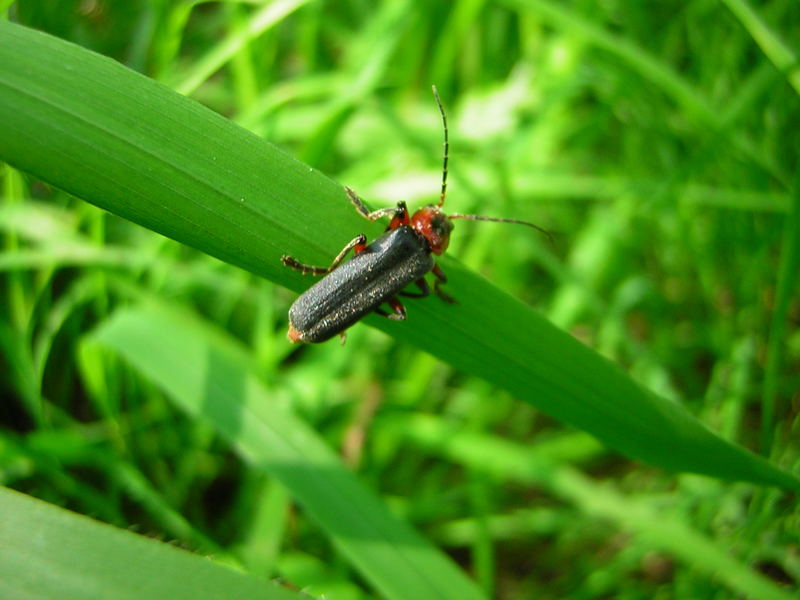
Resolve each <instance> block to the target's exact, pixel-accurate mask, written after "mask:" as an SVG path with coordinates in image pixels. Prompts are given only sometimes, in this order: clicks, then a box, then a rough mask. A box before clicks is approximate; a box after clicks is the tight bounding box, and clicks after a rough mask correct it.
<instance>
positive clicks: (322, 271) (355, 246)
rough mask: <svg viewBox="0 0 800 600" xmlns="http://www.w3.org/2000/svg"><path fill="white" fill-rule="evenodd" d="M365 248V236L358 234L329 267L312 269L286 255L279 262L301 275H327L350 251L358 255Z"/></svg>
mask: <svg viewBox="0 0 800 600" xmlns="http://www.w3.org/2000/svg"><path fill="white" fill-rule="evenodd" d="M366 247H367V236H365V235H364V234H363V233H360V234H358V235H357V236H356V237H354V238H353V239H352V240H350V242H349V243H348V244H347V245H346V246H345V247H344V248H342V251H341V252H339V254H337V255H336V258H334V259H333V262H332V263H331V265H330V266H329V267H314V266H312V265H306V264H303V263H301V262H300V261H299V260H297V259H296V258H294V257H291V256H289V255H288V254H284V255H283V256H281V262H282V263H283V264H284V265H286V266H287V267H290V268H292V269H294V270H296V271H300V272H301V273H302V274H303V275H308V274H309V273H310V274H311V275H327V274H328V273H330V272H331V271H333V270H334V269H335V268H336V267H338V266H339V263H341V262H342V261H343V260H344V257H345V256H347V253H348V252H350V250H355V253H356V254H359V253H361V252H363V251H364V248H366Z"/></svg>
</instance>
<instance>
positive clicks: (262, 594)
mask: <svg viewBox="0 0 800 600" xmlns="http://www.w3.org/2000/svg"><path fill="white" fill-rule="evenodd" d="M0 597H3V598H59V600H73V599H74V600H78V599H80V600H84V599H85V598H103V599H104V600H138V599H140V598H153V599H158V598H169V599H170V600H181V599H184V598H185V599H187V600H188V599H189V598H191V599H192V600H203V599H208V600H212V599H218V598H229V599H235V598H241V599H244V598H265V599H270V600H282V599H283V600H288V599H290V598H297V597H298V596H297V595H295V594H292V593H290V592H288V591H286V590H282V589H281V588H279V587H277V586H276V585H274V584H273V583H271V582H268V581H262V580H258V579H256V578H254V577H249V576H247V575H244V574H242V573H238V572H236V571H232V570H231V569H228V568H225V567H222V566H220V565H218V564H215V563H213V562H211V561H209V560H207V559H205V558H201V557H199V556H194V555H192V554H190V553H188V552H185V551H183V550H179V549H177V548H175V547H173V546H170V545H168V544H163V543H160V542H157V541H155V540H152V539H147V538H145V537H142V536H139V535H135V534H134V533H131V532H130V531H123V530H121V529H116V528H114V527H111V526H110V525H105V524H103V523H98V522H96V521H92V520H91V519H88V518H86V517H83V516H79V515H76V514H74V513H71V512H69V511H66V510H63V509H61V508H58V507H55V506H53V505H51V504H47V503H46V502H42V501H41V500H36V499H34V498H31V497H29V496H25V495H24V494H20V493H19V492H15V491H12V490H9V489H8V488H0Z"/></svg>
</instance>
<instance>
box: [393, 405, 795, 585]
mask: <svg viewBox="0 0 800 600" xmlns="http://www.w3.org/2000/svg"><path fill="white" fill-rule="evenodd" d="M383 427H385V428H386V429H387V430H388V431H393V432H395V433H397V434H399V435H402V436H403V437H405V438H407V439H409V440H411V441H412V442H413V443H414V444H416V445H419V446H421V447H423V448H425V449H426V450H428V451H430V452H431V453H433V454H435V455H437V456H440V457H442V458H444V459H447V460H451V461H453V462H455V463H457V464H459V465H462V466H463V467H465V468H470V469H474V470H476V471H480V472H482V473H484V474H486V475H490V476H494V477H495V480H496V481H503V482H506V483H507V482H510V481H517V482H519V483H522V484H525V485H528V486H537V487H541V488H543V489H544V490H547V491H548V492H549V493H551V494H553V495H554V496H557V497H559V498H560V499H562V500H564V501H565V502H569V503H571V504H572V505H574V506H575V507H576V508H578V509H579V510H580V511H581V512H582V513H584V514H586V515H591V517H592V518H596V519H601V520H605V521H608V522H610V523H613V524H614V525H615V526H616V527H619V528H620V529H622V530H623V531H625V532H629V533H631V534H633V535H634V536H636V537H637V538H638V539H639V540H640V541H641V542H642V543H643V544H644V545H646V547H647V548H649V549H656V550H660V551H664V552H668V553H669V554H671V555H672V556H674V557H675V558H677V559H678V560H681V561H683V562H685V563H686V564H688V565H691V566H692V567H693V568H694V569H696V570H697V571H699V572H702V573H704V574H706V575H708V576H709V577H713V578H715V579H718V580H719V581H721V582H723V583H724V585H726V586H728V587H729V588H730V589H731V590H733V591H734V592H736V593H738V594H742V595H743V596H744V597H747V598H773V599H775V600H788V599H789V598H791V595H790V594H789V593H788V592H785V591H783V590H781V589H780V588H779V587H778V586H777V585H776V584H775V583H774V582H773V581H770V580H769V579H768V578H767V577H765V576H764V575H762V574H761V573H758V572H757V571H755V570H753V569H751V568H749V567H748V566H747V565H746V564H745V563H744V562H742V561H740V560H737V558H735V557H734V556H733V555H732V554H731V549H730V548H728V547H724V546H722V545H721V544H720V543H719V542H718V541H717V540H715V539H713V538H711V537H708V536H706V535H704V534H703V533H701V532H699V531H696V530H694V529H692V528H691V527H690V526H689V525H687V523H686V518H685V515H683V514H681V513H680V511H679V510H676V509H674V508H672V509H666V507H665V506H664V501H663V499H660V500H656V501H653V500H652V499H649V498H646V497H635V496H628V495H625V494H622V493H619V492H618V491H616V490H615V489H614V487H612V486H611V485H608V483H607V482H603V483H596V482H594V481H592V480H591V479H590V478H588V477H586V476H585V475H583V474H582V473H580V472H579V471H577V470H576V469H575V468H573V467H570V466H568V465H566V464H558V463H557V462H556V461H553V460H550V459H549V458H547V456H546V455H545V454H544V453H543V452H542V451H541V449H540V448H538V447H534V448H528V447H523V446H521V445H519V444H516V443H513V442H509V441H506V440H503V439H500V438H497V437H494V436H490V435H486V434H483V433H476V432H471V431H465V430H464V429H463V428H460V427H454V426H453V424H452V423H447V422H446V421H444V420H442V419H440V418H438V417H433V416H430V415H413V416H410V417H409V416H395V417H390V418H389V419H386V420H385V421H384V423H383ZM476 450H477V451H476Z"/></svg>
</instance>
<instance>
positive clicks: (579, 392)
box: [0, 22, 800, 490]
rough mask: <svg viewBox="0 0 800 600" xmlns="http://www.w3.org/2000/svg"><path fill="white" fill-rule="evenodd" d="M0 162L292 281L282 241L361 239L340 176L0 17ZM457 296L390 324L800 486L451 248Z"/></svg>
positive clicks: (700, 462) (613, 431) (638, 433)
mask: <svg viewBox="0 0 800 600" xmlns="http://www.w3.org/2000/svg"><path fill="white" fill-rule="evenodd" d="M0 39H2V44H0V159H3V160H6V161H8V162H9V163H11V164H13V165H15V166H17V167H19V168H21V169H23V170H26V171H28V172H30V173H33V174H35V175H36V176H38V177H41V178H42V179H43V180H45V181H47V182H50V183H51V184H53V185H57V186H59V187H61V188H63V189H65V190H67V191H69V192H71V193H73V194H75V195H77V196H79V197H81V198H83V199H84V200H86V201H88V202H92V203H94V204H97V205H98V206H101V207H103V208H106V209H107V210H109V211H112V212H114V213H116V214H118V215H121V216H123V217H125V218H128V219H130V220H132V221H134V222H136V223H139V224H141V225H143V226H145V227H149V228H151V229H153V230H155V231H157V232H159V233H162V234H164V235H167V236H169V237H172V238H174V239H176V240H178V241H181V242H183V243H185V244H188V245H190V246H193V247H195V248H199V249H201V250H202V251H204V252H207V253H208V254H211V255H213V256H216V257H218V258H221V259H222V260H225V261H227V262H230V263H232V264H234V265H237V266H239V267H242V268H244V269H247V270H249V271H251V272H253V273H256V274H258V275H261V276H263V277H265V278H267V279H270V280H272V281H275V282H278V283H280V284H282V285H286V286H287V287H290V288H292V289H294V290H301V289H304V288H305V287H307V286H308V280H307V279H303V277H302V276H301V275H299V274H296V273H294V272H290V271H289V270H288V269H285V268H284V267H283V266H282V265H281V263H280V261H279V258H280V256H281V255H282V254H284V253H288V254H292V255H295V256H298V257H301V258H302V259H303V260H304V261H306V262H309V263H319V264H327V263H328V262H329V259H330V257H331V256H334V255H335V254H336V252H338V251H339V249H341V248H342V247H343V246H344V244H345V243H346V242H347V241H349V240H350V239H352V237H353V235H354V232H365V233H367V234H368V235H370V236H371V235H373V234H375V233H377V232H378V231H380V226H379V225H377V224H369V223H366V222H365V221H364V220H363V219H361V218H359V217H358V216H357V215H356V214H355V211H353V210H352V208H351V207H350V205H349V203H348V202H347V200H346V197H345V194H344V192H343V190H342V187H341V186H340V185H338V184H336V183H335V182H333V181H331V180H330V179H328V178H326V177H325V176H324V175H322V174H321V173H319V172H317V171H314V170H313V169H311V168H310V167H308V166H306V165H303V164H302V163H300V162H298V161H296V160H294V159H293V158H291V157H289V156H287V155H286V154H284V153H283V152H281V151H279V150H278V149H276V148H275V147H273V146H271V145H270V144H268V143H266V142H264V141H263V140H261V139H259V138H257V137H256V136H254V135H252V134H250V133H248V132H247V131H245V130H243V129H241V128H239V127H237V126H236V125H234V124H233V123H231V122H230V121H227V120H225V119H224V118H222V117H221V116H219V115H217V114H215V113H213V112H211V111H210V110H208V109H206V108H204V107H202V106H200V105H199V104H197V103H195V102H193V101H191V100H189V99H186V98H183V97H181V96H179V95H177V94H175V93H174V92H172V91H171V90H169V89H167V88H165V87H164V86H161V85H159V84H157V83H155V82H153V81H151V80H149V79H147V78H145V77H143V76H141V75H139V74H137V73H134V72H132V71H130V70H128V69H126V68H124V67H122V66H121V65H119V64H117V63H115V62H113V61H111V60H109V59H106V58H103V57H101V56H98V55H96V54H93V53H91V52H88V51H86V50H84V49H82V48H79V47H77V46H75V45H72V44H69V43H66V42H63V41H60V40H58V39H55V38H53V37H50V36H47V35H44V34H41V33H37V32H34V31H30V30H28V29H26V28H24V27H20V26H18V25H13V24H10V23H6V22H0ZM442 264H443V266H444V268H445V270H446V271H447V273H448V274H449V275H450V280H451V283H450V284H449V285H450V288H449V292H450V293H452V294H453V295H454V296H456V297H458V298H459V301H460V304H459V305H458V306H445V305H443V304H441V303H437V302H436V300H435V299H431V300H430V301H425V302H419V303H417V304H415V305H414V306H413V307H410V310H409V320H408V321H407V322H405V323H394V322H387V321H386V320H384V319H380V318H369V319H367V322H368V323H370V324H373V325H375V326H377V327H379V328H381V329H383V330H384V331H387V332H390V333H391V335H393V336H395V337H397V338H399V339H403V340H405V341H408V342H410V343H412V344H414V345H416V346H417V347H419V348H421V349H423V350H426V351H427V352H430V353H432V354H434V355H436V356H438V357H439V358H441V359H442V360H444V361H446V362H448V363H450V364H451V365H453V366H455V367H456V368H458V369H460V370H462V371H464V372H466V373H470V374H473V375H476V376H478V377H483V378H485V379H487V380H488V381H491V382H492V383H494V384H496V385H498V386H500V387H503V388H505V389H507V390H509V391H511V392H512V393H514V394H516V395H517V396H518V397H519V398H520V399H522V400H525V401H527V402H530V403H532V404H534V405H536V406H537V407H539V408H540V409H541V410H542V411H544V412H546V413H548V414H550V415H551V416H553V417H555V418H557V419H560V420H562V421H564V422H566V423H569V424H571V425H573V426H575V427H578V428H581V429H584V430H586V431H588V432H590V433H592V434H593V435H595V436H596V437H598V438H599V439H600V440H602V441H603V442H605V443H606V444H608V445H609V446H611V447H613V448H615V449H617V450H618V451H620V452H622V453H624V454H626V455H627V456H630V457H632V458H637V459H640V460H644V461H646V462H649V463H651V464H654V465H658V466H661V467H664V468H667V469H671V470H676V471H691V472H696V473H703V474H706V475H711V476H714V477H718V478H722V479H729V480H746V481H752V482H756V483H761V484H770V485H778V486H782V487H784V488H790V489H795V490H800V480H798V479H797V478H796V477H795V476H793V475H791V474H789V473H787V472H785V471H782V470H780V469H779V468H777V467H776V466H774V465H771V464H770V463H769V462H767V461H766V460H763V459H761V458H760V457H757V456H756V455H754V454H752V453H751V452H749V451H747V450H745V449H743V448H741V447H738V446H735V445H733V444H730V443H728V442H726V441H724V440H723V439H722V438H720V437H719V436H717V435H716V434H714V433H712V432H711V431H709V430H708V429H707V428H706V427H705V426H704V425H702V424H701V423H700V422H698V421H697V420H696V419H694V418H693V417H692V416H691V415H690V414H688V413H687V412H686V411H685V410H684V409H683V408H682V407H681V406H679V405H677V404H674V403H672V402H669V401H667V400H665V399H664V398H661V397H659V396H656V395H654V394H652V393H651V392H649V391H647V390H645V389H643V388H642V387H641V386H639V385H638V384H637V383H635V382H634V381H633V380H632V379H631V378H630V377H628V376H627V375H626V374H625V373H623V372H622V370H620V369H619V368H618V367H616V366H615V365H613V364H611V363H610V362H609V361H607V360H606V359H604V358H602V357H601V356H599V355H598V354H597V353H595V352H593V351H592V350H590V349H589V348H586V347H585V346H583V345H582V344H580V343H579V342H578V341H576V340H575V339H573V338H572V337H571V336H569V335H567V334H566V333H564V332H563V331H560V330H558V329H557V328H555V327H554V326H552V325H551V324H550V323H548V322H547V321H545V320H544V319H543V318H542V317H541V316H539V315H537V314H536V313H534V312H533V311H531V310H530V309H529V308H528V307H526V306H524V305H523V304H521V303H520V302H518V301H516V300H514V299H513V298H511V297H509V296H508V295H506V294H504V293H503V292H501V291H500V290H498V289H497V288H496V287H494V286H492V285H491V284H489V283H488V282H487V281H486V280H485V279H482V278H481V277H479V276H477V275H475V274H474V273H471V272H469V271H467V270H465V269H464V268H462V267H461V266H459V265H458V263H456V262H455V261H454V260H452V259H449V258H445V259H444V260H442Z"/></svg>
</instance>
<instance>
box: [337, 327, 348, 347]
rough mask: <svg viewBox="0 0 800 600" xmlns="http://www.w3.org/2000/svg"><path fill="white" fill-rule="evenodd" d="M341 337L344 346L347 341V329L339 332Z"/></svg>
mask: <svg viewBox="0 0 800 600" xmlns="http://www.w3.org/2000/svg"><path fill="white" fill-rule="evenodd" d="M339 337H340V338H341V340H342V346H344V343H345V342H346V341H347V330H344V331H340V332H339Z"/></svg>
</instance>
